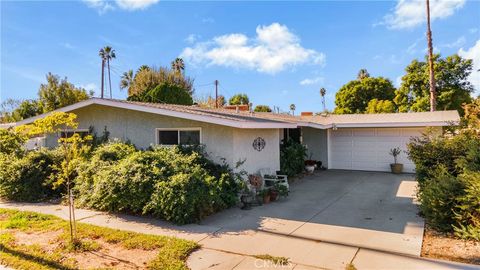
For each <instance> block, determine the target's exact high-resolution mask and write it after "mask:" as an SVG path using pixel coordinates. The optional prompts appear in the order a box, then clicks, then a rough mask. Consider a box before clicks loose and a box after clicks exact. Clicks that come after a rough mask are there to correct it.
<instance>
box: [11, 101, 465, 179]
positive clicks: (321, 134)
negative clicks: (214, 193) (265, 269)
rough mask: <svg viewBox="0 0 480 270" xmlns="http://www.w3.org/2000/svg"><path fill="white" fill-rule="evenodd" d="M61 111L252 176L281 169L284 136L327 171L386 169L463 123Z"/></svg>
mask: <svg viewBox="0 0 480 270" xmlns="http://www.w3.org/2000/svg"><path fill="white" fill-rule="evenodd" d="M57 111H63V112H72V113H75V114H76V115H77V116H78V118H77V121H78V123H79V127H78V130H75V131H76V132H85V133H86V132H90V130H93V132H95V133H96V134H97V135H101V134H102V132H103V130H104V129H105V128H106V129H107V130H108V132H109V133H110V138H118V139H121V140H123V141H127V140H128V141H130V142H131V143H133V144H134V145H135V146H137V147H138V148H147V147H149V146H152V145H175V144H203V145H205V150H206V152H207V153H208V155H209V157H210V158H212V159H213V160H215V161H217V162H221V161H222V160H223V159H224V160H225V161H226V162H227V163H229V164H231V165H235V164H236V163H237V162H238V161H242V160H245V163H244V164H243V169H245V170H246V171H248V172H250V173H254V172H257V171H258V170H261V169H262V170H264V169H268V170H270V171H272V172H274V171H276V170H279V169H280V143H281V142H282V140H284V139H285V137H291V138H292V139H296V140H299V141H301V142H302V143H304V144H305V145H306V146H307V148H308V152H309V155H311V156H312V158H313V159H316V160H320V161H322V162H323V164H324V166H326V167H327V168H329V169H346V170H368V171H389V170H390V167H389V164H390V163H392V157H391V156H390V155H389V151H390V149H391V148H394V147H400V148H401V149H403V150H406V143H407V142H408V141H409V139H410V138H411V137H412V136H419V135H421V133H422V132H424V131H425V130H426V128H427V127H433V128H434V129H437V130H440V128H441V127H442V126H447V125H451V124H452V123H458V122H459V115H458V113H457V111H437V112H421V113H394V114H353V115H326V116H321V115H319V116H313V115H308V114H306V115H305V114H304V115H302V116H291V115H285V114H275V113H253V112H248V111H241V110H226V109H206V108H200V107H197V106H181V105H171V104H157V103H141V102H130V101H124V100H112V99H99V98H92V99H89V100H85V101H81V102H79V103H76V104H73V105H70V106H67V107H64V108H61V109H58V110H57ZM46 115H47V114H44V115H39V116H36V117H32V118H29V119H25V120H23V121H20V122H17V123H16V124H15V125H22V124H28V123H31V122H33V121H34V120H35V119H38V118H42V117H45V116H46ZM69 132H73V131H69ZM58 136H60V134H55V135H51V136H47V138H46V141H45V144H46V146H49V147H52V146H55V144H56V141H57V138H58ZM399 161H400V162H401V163H404V165H405V169H404V170H405V171H406V172H414V165H413V163H412V162H410V161H409V160H408V159H407V155H406V154H403V155H401V156H400V159H399Z"/></svg>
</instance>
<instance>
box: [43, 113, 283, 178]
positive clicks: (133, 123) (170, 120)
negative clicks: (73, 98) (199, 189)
mask: <svg viewBox="0 0 480 270" xmlns="http://www.w3.org/2000/svg"><path fill="white" fill-rule="evenodd" d="M72 112H73V113H75V114H76V115H77V117H78V118H77V121H78V123H79V127H78V128H79V129H88V128H89V127H90V126H92V127H94V132H96V133H97V135H98V136H100V135H102V133H103V130H104V127H105V126H106V127H107V130H108V131H109V132H110V139H114V138H116V139H120V140H122V141H126V140H129V141H130V142H131V143H133V144H134V145H135V146H136V147H137V148H143V149H145V148H147V147H149V146H151V145H154V144H155V143H156V132H155V129H156V128H190V127H195V128H201V139H202V144H204V145H205V150H206V152H207V154H208V155H209V157H210V158H211V159H212V160H214V161H216V162H221V161H222V159H223V158H224V159H225V161H226V162H227V163H229V164H230V165H232V166H234V165H235V163H236V162H237V161H239V160H243V159H246V162H245V163H244V165H243V166H242V168H241V169H245V170H246V171H247V172H249V173H253V172H256V171H257V170H258V169H259V168H263V167H267V168H271V169H273V170H278V169H279V167H280V153H279V151H280V150H279V144H278V134H279V132H278V129H252V130H243V129H237V128H232V127H226V126H221V125H216V124H209V123H204V122H199V121H193V120H188V119H180V118H174V117H169V116H162V115H157V114H152V113H145V112H138V111H133V110H126V109H120V108H113V107H108V106H102V105H90V106H87V107H84V108H80V109H77V110H74V111H72ZM259 136H260V137H263V138H264V139H265V140H266V147H265V149H264V150H263V151H261V152H258V151H256V150H254V149H253V147H252V143H253V140H254V139H255V138H256V137H259ZM55 142H56V138H52V137H50V138H47V146H53V145H54V144H55Z"/></svg>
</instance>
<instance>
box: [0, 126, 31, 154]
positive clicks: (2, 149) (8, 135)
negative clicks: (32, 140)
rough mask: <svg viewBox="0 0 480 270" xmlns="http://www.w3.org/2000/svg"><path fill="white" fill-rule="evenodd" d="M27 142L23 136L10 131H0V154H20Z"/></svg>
mask: <svg viewBox="0 0 480 270" xmlns="http://www.w3.org/2000/svg"><path fill="white" fill-rule="evenodd" d="M26 141H27V139H26V137H25V136H22V135H21V134H19V133H16V132H14V131H12V130H10V129H0V153H1V154H17V155H18V154H21V153H23V152H24V148H23V145H24V144H25V142H26Z"/></svg>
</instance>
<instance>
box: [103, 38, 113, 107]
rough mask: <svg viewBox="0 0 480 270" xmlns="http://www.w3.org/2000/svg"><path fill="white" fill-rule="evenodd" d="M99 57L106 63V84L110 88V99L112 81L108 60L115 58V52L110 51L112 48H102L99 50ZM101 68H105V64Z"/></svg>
mask: <svg viewBox="0 0 480 270" xmlns="http://www.w3.org/2000/svg"><path fill="white" fill-rule="evenodd" d="M100 57H102V58H103V61H104V62H107V69H108V83H109V86H110V98H112V79H111V76H110V60H111V59H115V58H116V55H115V50H114V49H112V47H110V46H105V47H104V48H102V49H100ZM103 66H105V63H104V64H103ZM102 74H103V71H102ZM102 85H103V82H102ZM102 89H103V88H102ZM102 93H103V90H102Z"/></svg>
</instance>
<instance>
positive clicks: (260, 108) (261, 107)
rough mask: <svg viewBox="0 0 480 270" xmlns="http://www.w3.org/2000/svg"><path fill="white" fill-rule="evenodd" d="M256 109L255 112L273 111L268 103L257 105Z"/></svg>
mask: <svg viewBox="0 0 480 270" xmlns="http://www.w3.org/2000/svg"><path fill="white" fill-rule="evenodd" d="M254 111H255V112H272V109H270V107H269V106H267V105H257V106H256V107H255V109H254Z"/></svg>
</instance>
